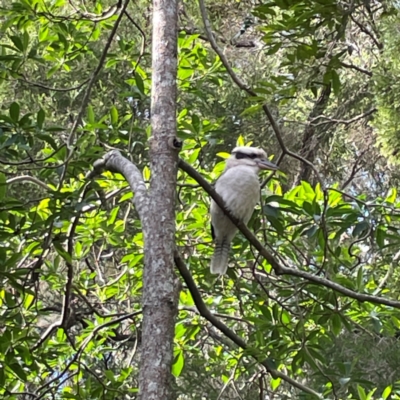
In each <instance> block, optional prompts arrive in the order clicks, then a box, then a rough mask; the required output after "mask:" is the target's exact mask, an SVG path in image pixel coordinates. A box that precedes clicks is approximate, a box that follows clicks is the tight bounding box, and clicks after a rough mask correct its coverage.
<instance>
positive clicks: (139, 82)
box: [135, 73, 145, 94]
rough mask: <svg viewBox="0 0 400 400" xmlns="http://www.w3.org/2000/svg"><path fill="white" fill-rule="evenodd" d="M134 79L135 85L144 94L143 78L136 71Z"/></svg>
mask: <svg viewBox="0 0 400 400" xmlns="http://www.w3.org/2000/svg"><path fill="white" fill-rule="evenodd" d="M135 81H136V86H137V88H138V89H139V91H140V93H142V94H145V93H144V83H143V79H142V77H141V76H140V75H139V74H138V73H136V74H135Z"/></svg>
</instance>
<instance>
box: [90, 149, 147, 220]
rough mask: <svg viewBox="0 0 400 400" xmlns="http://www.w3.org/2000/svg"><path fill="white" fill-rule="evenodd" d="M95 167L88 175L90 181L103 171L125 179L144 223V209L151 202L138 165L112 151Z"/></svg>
mask: <svg viewBox="0 0 400 400" xmlns="http://www.w3.org/2000/svg"><path fill="white" fill-rule="evenodd" d="M93 166H94V170H93V171H92V172H90V173H89V174H88V175H87V178H88V179H90V178H93V177H94V176H96V175H98V174H100V173H101V172H102V170H109V171H111V172H118V173H120V174H121V175H123V176H124V177H125V179H126V180H127V182H128V183H129V186H130V187H131V190H132V192H133V193H134V194H135V197H134V203H135V206H136V210H137V212H138V214H139V217H140V219H141V220H142V222H143V218H144V216H145V211H144V208H145V207H146V205H147V204H148V202H149V197H148V193H147V188H146V184H145V183H144V180H143V176H142V174H141V172H140V171H139V169H138V168H137V167H136V165H135V164H133V163H132V162H130V161H129V160H127V159H126V158H125V157H123V156H122V155H121V153H120V152H119V151H118V150H112V151H110V152H108V153H106V154H105V155H104V156H103V157H102V158H100V159H98V160H96V161H95V162H94V164H93Z"/></svg>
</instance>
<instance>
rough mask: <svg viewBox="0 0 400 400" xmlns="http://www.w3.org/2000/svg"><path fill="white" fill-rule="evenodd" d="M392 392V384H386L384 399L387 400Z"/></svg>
mask: <svg viewBox="0 0 400 400" xmlns="http://www.w3.org/2000/svg"><path fill="white" fill-rule="evenodd" d="M391 393H392V385H390V386H386V388H385V390H384V391H383V393H382V398H383V400H386V399H387V398H388V397H389V396H390V394H391Z"/></svg>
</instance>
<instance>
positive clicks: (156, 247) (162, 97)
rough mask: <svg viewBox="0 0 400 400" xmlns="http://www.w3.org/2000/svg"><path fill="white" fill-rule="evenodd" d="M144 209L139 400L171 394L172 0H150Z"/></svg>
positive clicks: (174, 167)
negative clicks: (148, 128)
mask: <svg viewBox="0 0 400 400" xmlns="http://www.w3.org/2000/svg"><path fill="white" fill-rule="evenodd" d="M152 69H153V77H152V95H151V103H152V104H151V125H152V137H151V138H150V163H151V165H150V168H151V174H152V175H151V181H150V189H149V205H148V206H149V213H148V215H147V216H145V219H146V220H147V221H146V223H145V224H144V228H145V229H144V235H145V237H144V239H145V268H144V277H143V300H142V303H143V329H142V352H141V366H140V376H139V388H140V398H141V399H142V400H153V399H154V400H156V399H157V400H168V399H171V398H172V394H171V393H172V390H171V381H172V376H171V366H172V361H173V338H174V331H175V330H174V326H175V317H176V312H177V295H176V290H175V275H174V249H175V197H176V195H175V193H176V192H175V191H176V174H177V152H176V150H175V149H174V147H173V145H172V143H174V142H173V139H174V138H175V135H176V73H177V0H154V3H153V48H152Z"/></svg>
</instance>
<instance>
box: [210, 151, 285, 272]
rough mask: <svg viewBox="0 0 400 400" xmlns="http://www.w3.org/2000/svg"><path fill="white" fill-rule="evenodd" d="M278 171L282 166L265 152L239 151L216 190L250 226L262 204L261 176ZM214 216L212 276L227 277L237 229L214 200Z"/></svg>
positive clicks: (232, 155) (212, 205)
mask: <svg viewBox="0 0 400 400" xmlns="http://www.w3.org/2000/svg"><path fill="white" fill-rule="evenodd" d="M277 169H279V168H278V166H277V165H275V164H273V163H272V162H271V161H269V160H268V158H267V154H266V153H265V151H264V150H263V149H260V148H256V147H244V146H241V147H235V148H234V149H233V150H232V153H231V155H230V157H229V158H228V159H227V161H226V165H225V169H224V171H223V173H222V174H221V176H220V177H219V178H218V179H217V181H216V183H215V190H216V192H217V193H218V194H219V195H220V196H221V197H222V200H223V201H224V203H225V206H226V207H227V208H228V209H229V210H230V211H231V213H232V214H233V215H234V216H235V217H236V218H238V219H239V220H240V221H242V222H243V223H245V224H246V225H247V223H248V222H249V220H250V218H251V216H252V214H253V211H254V207H255V206H256V204H257V203H258V201H259V200H260V182H259V179H258V174H259V172H260V171H261V170H273V171H275V170H277ZM210 214H211V236H212V238H213V240H214V241H215V249H214V254H213V257H212V259H211V266H210V272H211V273H212V274H220V275H224V274H225V273H226V270H227V268H228V256H229V250H230V247H231V242H232V240H233V238H234V237H235V235H236V233H237V228H236V226H235V225H234V224H233V222H232V221H231V220H230V219H229V218H228V217H227V216H226V215H225V213H224V212H223V211H222V210H221V208H219V206H218V205H217V203H216V202H215V201H214V200H211V207H210Z"/></svg>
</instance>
